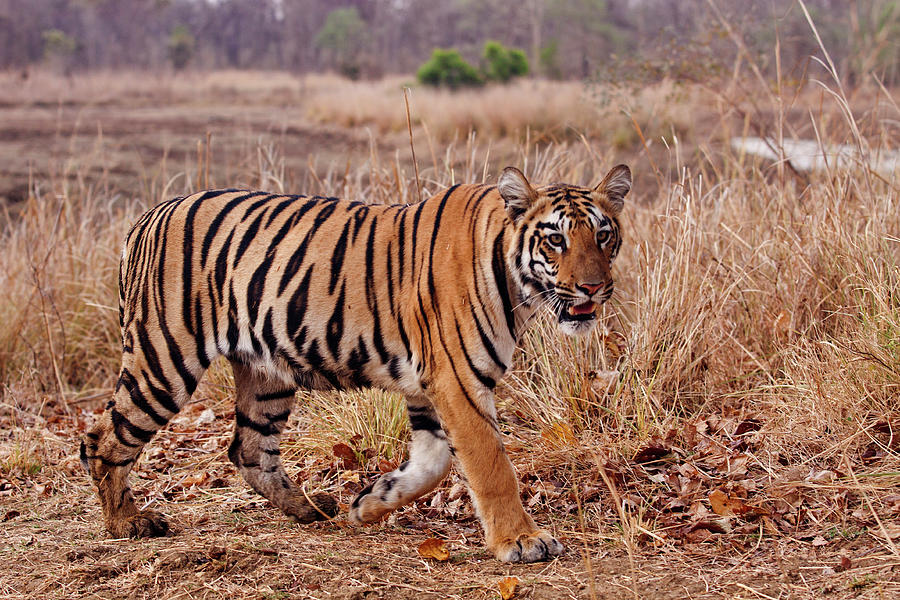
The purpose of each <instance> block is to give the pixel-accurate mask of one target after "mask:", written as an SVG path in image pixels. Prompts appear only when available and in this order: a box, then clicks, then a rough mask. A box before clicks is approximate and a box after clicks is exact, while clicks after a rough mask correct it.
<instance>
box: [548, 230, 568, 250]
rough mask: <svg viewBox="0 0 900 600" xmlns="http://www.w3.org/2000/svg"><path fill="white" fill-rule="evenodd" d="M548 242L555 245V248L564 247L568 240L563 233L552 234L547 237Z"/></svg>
mask: <svg viewBox="0 0 900 600" xmlns="http://www.w3.org/2000/svg"><path fill="white" fill-rule="evenodd" d="M547 241H548V242H550V243H551V244H553V245H554V246H559V247H562V245H563V244H564V243H565V241H566V238H564V237H563V235H562V234H561V233H551V234H550V235H548V236H547Z"/></svg>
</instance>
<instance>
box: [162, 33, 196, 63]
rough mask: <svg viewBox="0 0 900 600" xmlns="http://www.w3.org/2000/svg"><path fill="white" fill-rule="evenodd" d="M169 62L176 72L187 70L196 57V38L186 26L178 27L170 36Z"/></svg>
mask: <svg viewBox="0 0 900 600" xmlns="http://www.w3.org/2000/svg"><path fill="white" fill-rule="evenodd" d="M168 49H169V60H170V61H172V66H173V67H174V68H175V70H176V71H180V70H181V69H183V68H185V67H186V66H187V64H188V63H189V62H191V58H193V56H194V36H193V35H191V32H190V31H189V30H188V28H187V27H185V26H184V25H178V26H177V27H175V29H173V30H172V33H170V34H169V43H168Z"/></svg>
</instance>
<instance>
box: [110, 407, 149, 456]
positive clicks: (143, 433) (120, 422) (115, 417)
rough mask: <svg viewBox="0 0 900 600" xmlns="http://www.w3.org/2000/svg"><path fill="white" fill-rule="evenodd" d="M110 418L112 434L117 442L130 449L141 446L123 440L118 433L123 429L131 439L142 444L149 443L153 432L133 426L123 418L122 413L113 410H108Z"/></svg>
mask: <svg viewBox="0 0 900 600" xmlns="http://www.w3.org/2000/svg"><path fill="white" fill-rule="evenodd" d="M110 416H111V417H112V422H113V432H114V433H115V434H116V437H117V438H118V439H119V441H120V442H122V443H123V444H125V445H126V446H130V447H132V448H137V447H138V446H140V445H141V444H133V443H131V442H128V441H126V440H125V438H123V437H122V434H121V431H120V430H121V429H122V428H124V429H125V431H127V432H128V433H129V434H130V435H131V437H133V438H134V439H136V440H138V441H140V442H143V443H144V444H146V443H147V442H149V441H150V438H152V437H153V433H154V432H153V431H148V430H146V429H141V428H140V427H138V426H137V425H135V424H134V423H132V422H131V421H129V420H128V419H126V418H125V416H124V415H122V413H120V412H119V411H117V410H116V409H115V408H113V409H111V410H110Z"/></svg>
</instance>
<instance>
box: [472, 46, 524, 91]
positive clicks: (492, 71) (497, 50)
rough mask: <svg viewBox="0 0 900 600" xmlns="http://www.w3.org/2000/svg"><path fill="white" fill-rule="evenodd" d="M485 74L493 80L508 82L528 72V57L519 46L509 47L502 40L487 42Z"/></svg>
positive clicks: (484, 55)
mask: <svg viewBox="0 0 900 600" xmlns="http://www.w3.org/2000/svg"><path fill="white" fill-rule="evenodd" d="M482 56H483V58H484V76H485V77H486V78H487V79H489V80H491V81H500V82H503V83H506V82H507V81H509V80H510V79H512V78H513V77H521V76H523V75H527V74H528V58H526V56H525V53H524V52H523V51H521V50H519V49H518V48H507V47H505V46H504V45H503V44H501V43H500V42H485V44H484V53H483V54H482Z"/></svg>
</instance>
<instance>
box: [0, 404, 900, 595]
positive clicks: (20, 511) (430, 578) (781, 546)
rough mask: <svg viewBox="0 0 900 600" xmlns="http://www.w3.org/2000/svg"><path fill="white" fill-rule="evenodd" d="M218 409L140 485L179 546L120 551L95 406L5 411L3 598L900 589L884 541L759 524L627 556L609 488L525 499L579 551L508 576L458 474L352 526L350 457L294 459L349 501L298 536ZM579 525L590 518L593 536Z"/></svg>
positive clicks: (160, 444) (160, 451)
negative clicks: (101, 467)
mask: <svg viewBox="0 0 900 600" xmlns="http://www.w3.org/2000/svg"><path fill="white" fill-rule="evenodd" d="M88 404H89V405H90V404H91V402H88ZM213 406H214V407H215V411H213V413H214V414H215V418H214V419H213V421H212V422H207V421H209V418H208V417H207V418H206V419H202V420H201V421H198V419H200V418H201V417H200V415H203V414H204V412H205V411H207V409H206V408H204V405H203V404H202V403H196V402H195V403H193V404H191V405H190V406H188V407H187V408H186V409H185V411H184V412H183V413H182V415H180V416H179V417H178V418H176V420H175V421H173V423H171V424H170V426H169V427H167V428H166V429H164V430H163V431H162V432H160V434H158V436H157V437H156V438H154V440H153V441H152V442H151V443H150V445H149V446H148V447H147V449H146V450H145V452H144V455H143V456H144V458H143V459H142V461H141V462H140V464H139V465H138V467H137V468H136V469H135V472H134V473H133V474H132V484H133V486H134V487H135V491H136V495H137V497H138V502H139V504H150V505H152V506H153V507H154V508H156V509H159V510H162V511H163V512H165V513H166V514H167V515H169V517H170V518H171V520H172V525H173V531H172V532H170V535H169V536H168V537H164V538H157V539H145V540H128V539H119V540H114V539H108V535H107V534H106V533H105V531H104V530H103V528H102V519H101V515H100V510H99V505H98V502H97V499H96V497H95V495H94V493H93V491H92V489H91V486H90V483H89V480H88V477H87V476H86V474H84V472H83V471H82V468H81V465H80V463H79V461H78V458H77V448H78V442H79V438H78V432H79V430H82V429H83V427H84V426H85V424H86V423H87V420H88V419H89V418H90V413H92V412H94V411H95V410H96V409H95V408H93V407H92V408H91V409H90V410H87V409H85V408H84V407H80V408H76V407H72V409H73V412H74V414H73V415H72V416H66V415H65V414H63V412H62V411H61V410H59V409H58V408H57V407H54V405H53V404H52V403H49V404H48V405H45V407H44V410H43V413H44V414H45V415H47V417H46V418H35V417H33V416H30V415H28V414H26V413H23V412H19V413H17V414H16V413H12V412H10V411H4V415H3V417H2V428H0V431H2V433H0V447H2V448H4V450H7V451H12V452H19V456H20V458H21V461H20V462H21V464H22V465H23V466H22V468H20V469H19V470H18V471H17V472H11V473H8V474H7V475H5V476H3V477H0V521H2V524H0V529H2V532H3V536H2V540H0V597H3V598H23V597H29V598H60V599H62V598H166V599H168V598H218V597H225V596H227V597H231V598H344V599H351V598H352V599H363V598H421V597H431V596H434V597H442V598H498V597H501V595H500V591H499V588H498V585H499V583H500V581H501V580H502V579H504V578H506V577H516V578H518V585H517V587H516V591H515V596H514V597H516V598H535V599H537V598H542V599H544V598H546V599H550V598H604V599H606V598H609V599H613V598H631V597H635V598H647V599H664V598H665V599H681V598H697V599H699V598H747V599H751V598H822V597H828V598H879V599H880V598H894V597H897V594H898V593H900V561H898V560H897V557H896V556H895V555H893V554H892V553H891V552H890V550H889V548H888V547H887V546H886V545H884V544H879V543H874V540H875V538H873V537H872V536H871V535H867V534H866V535H847V536H841V535H835V536H830V537H831V539H828V540H826V539H823V538H821V537H818V538H817V537H813V536H812V535H804V534H802V533H801V534H798V535H795V536H791V535H782V534H777V535H768V534H767V533H766V527H765V526H764V525H763V523H762V522H759V523H758V524H755V525H751V526H750V527H749V529H750V530H751V531H752V533H746V530H744V531H745V532H744V533H738V532H737V530H738V528H737V527H736V528H735V530H734V531H733V532H731V533H725V532H722V531H721V530H720V531H718V532H717V533H716V534H715V535H712V534H710V535H702V536H699V537H695V536H691V535H688V536H685V537H683V538H676V537H674V536H673V537H672V538H671V539H670V540H666V539H664V538H661V537H660V539H659V540H657V539H656V537H659V534H660V533H662V534H663V535H664V534H665V532H664V531H663V530H661V529H657V534H656V537H652V538H651V537H644V538H643V539H641V538H640V537H638V538H637V539H636V540H635V543H633V544H630V545H629V544H627V543H623V541H622V540H623V538H622V537H621V536H617V535H615V534H616V530H615V528H614V527H613V528H610V527H609V526H608V521H609V520H608V519H604V518H602V517H598V515H603V514H606V513H611V512H612V511H613V509H612V507H611V501H610V498H609V495H608V494H593V495H585V496H584V498H586V499H587V500H586V501H585V503H584V504H583V505H581V507H580V509H573V507H572V506H571V505H569V504H568V503H567V502H566V501H565V496H559V497H558V498H557V500H556V501H554V502H550V501H542V502H533V501H532V502H529V503H528V504H529V505H530V506H531V508H530V510H531V512H532V513H533V514H534V516H535V518H536V520H537V521H538V522H539V523H541V524H542V525H544V526H546V527H549V528H550V529H551V530H552V531H553V532H554V533H555V534H556V535H557V536H558V537H559V538H560V540H561V541H563V543H564V544H565V545H566V547H567V552H566V554H565V555H564V556H562V557H561V558H559V559H557V560H554V561H552V562H548V563H541V564H534V565H507V564H502V563H500V562H497V561H496V560H494V559H493V557H492V556H491V555H490V554H489V553H488V552H487V551H486V550H485V549H484V547H483V545H482V543H483V539H482V534H481V531H480V527H479V525H478V523H477V520H476V519H475V518H474V516H473V514H472V509H471V506H470V505H469V503H468V500H467V497H466V496H465V494H462V495H461V497H460V501H458V502H456V503H455V504H454V503H453V502H447V500H448V499H449V498H452V497H453V495H454V493H455V492H454V488H457V489H458V488H459V487H461V486H459V485H458V484H459V479H458V475H456V474H455V473H454V474H451V476H450V478H448V480H447V482H445V484H444V485H443V486H441V488H439V489H438V490H437V492H435V493H433V494H431V495H429V496H428V497H426V498H424V499H422V500H420V501H418V502H417V503H416V504H415V505H412V506H409V507H406V508H405V509H403V510H401V511H399V512H398V513H396V514H395V515H394V516H393V517H391V518H390V519H389V520H388V521H387V522H385V523H381V524H377V525H373V526H369V527H356V526H352V525H350V524H348V523H347V521H346V519H345V515H346V504H348V503H349V501H350V500H351V498H352V495H353V493H354V492H355V491H356V490H358V489H359V487H360V486H361V485H363V484H364V483H365V482H366V480H367V479H368V478H370V477H374V476H377V471H376V472H374V473H373V472H367V471H366V470H365V469H357V470H356V471H350V470H346V469H344V467H346V466H347V465H346V464H345V463H344V462H343V459H340V458H338V457H332V459H331V461H330V462H329V461H328V460H324V461H323V460H321V459H319V460H316V461H309V460H303V459H302V458H299V457H297V458H296V459H292V458H291V454H290V451H288V452H287V453H286V462H287V463H288V465H289V472H291V473H295V474H298V470H299V471H300V473H299V474H298V481H299V480H301V478H302V480H303V481H305V482H307V483H309V484H310V486H311V487H312V488H313V489H326V490H328V491H330V492H331V493H333V494H335V495H337V497H338V499H339V501H340V502H341V503H342V504H343V505H344V511H343V512H342V514H341V515H340V516H339V517H338V518H337V519H336V520H335V521H334V522H331V523H320V524H313V525H302V526H301V525H296V524H293V523H291V522H290V521H288V520H287V519H286V518H285V517H284V516H283V515H281V513H279V512H278V511H277V510H276V509H274V507H272V506H270V505H268V503H267V501H265V500H264V499H262V498H261V497H259V496H257V495H256V494H255V493H254V492H252V490H250V489H249V487H248V486H247V485H246V484H245V483H244V482H243V481H242V480H241V479H240V477H239V476H238V475H237V473H236V472H235V470H234V469H233V468H232V467H231V465H230V463H229V462H228V460H227V457H226V456H225V449H226V447H227V443H228V441H229V437H230V428H231V426H232V424H231V419H230V418H228V417H229V415H228V414H227V410H228V409H227V402H220V403H219V404H215V405H213ZM298 412H299V413H300V415H301V417H302V412H303V411H302V409H300V410H299V411H298ZM223 413H224V414H223ZM207 414H208V413H207ZM299 420H302V419H299ZM200 422H202V426H200V425H197V423H200ZM300 435H302V433H301V432H300V430H299V427H298V418H297V417H292V420H291V425H290V426H289V430H288V435H287V439H286V440H285V445H286V446H287V447H288V448H291V447H293V446H292V444H293V442H292V439H294V440H296V438H297V437H298V436H300ZM507 444H508V445H510V446H511V447H512V448H513V458H514V461H515V462H516V464H517V470H518V472H519V473H520V475H522V476H523V480H528V476H527V475H528V471H529V469H533V468H535V466H534V465H533V464H529V463H530V462H533V457H531V458H530V457H529V454H528V453H524V452H516V451H515V446H516V440H514V439H511V438H508V439H507ZM310 468H312V475H310V473H311V471H310V470H309V469H310ZM537 469H538V472H539V474H540V473H543V474H544V476H545V477H547V478H549V477H550V475H549V474H548V473H547V472H546V469H545V468H544V467H541V466H538V467H537ZM360 473H362V478H360V477H359V474H360ZM582 481H584V480H583V479H582ZM523 488H524V489H528V485H525V484H523ZM526 497H527V495H526ZM451 506H452V507H453V510H450V509H449V508H448V507H451ZM451 513H453V514H452V516H451ZM579 515H588V516H587V517H586V518H585V519H584V521H585V522H586V523H587V525H581V523H580V521H581V520H580V518H579ZM701 533H706V532H705V531H702V532H701ZM429 538H438V539H440V540H443V541H444V542H445V543H446V545H447V548H448V550H449V554H450V556H449V559H448V560H446V561H436V560H433V559H430V558H423V557H422V556H420V555H419V552H418V547H419V545H420V544H422V543H423V542H424V541H425V540H426V539H429ZM660 540H662V541H661V542H660ZM629 546H630V548H631V551H630V552H629Z"/></svg>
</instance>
